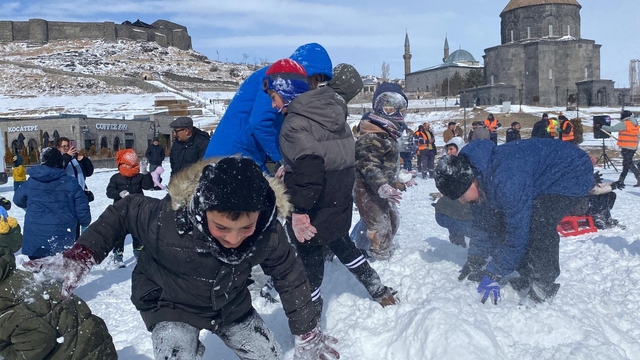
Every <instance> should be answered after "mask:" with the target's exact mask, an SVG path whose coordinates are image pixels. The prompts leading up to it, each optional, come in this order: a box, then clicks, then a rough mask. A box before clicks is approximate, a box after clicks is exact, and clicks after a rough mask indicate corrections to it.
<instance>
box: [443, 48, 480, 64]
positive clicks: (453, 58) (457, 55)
mask: <svg viewBox="0 0 640 360" xmlns="http://www.w3.org/2000/svg"><path fill="white" fill-rule="evenodd" d="M464 62H470V63H474V62H476V59H475V58H474V57H473V55H471V53H470V52H468V51H467V50H462V49H460V50H456V51H454V52H452V53H451V55H449V57H448V58H447V59H446V60H445V61H444V63H445V64H453V63H464Z"/></svg>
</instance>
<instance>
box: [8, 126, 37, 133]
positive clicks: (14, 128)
mask: <svg viewBox="0 0 640 360" xmlns="http://www.w3.org/2000/svg"><path fill="white" fill-rule="evenodd" d="M29 131H38V125H24V126H9V127H8V128H7V132H10V133H11V132H29Z"/></svg>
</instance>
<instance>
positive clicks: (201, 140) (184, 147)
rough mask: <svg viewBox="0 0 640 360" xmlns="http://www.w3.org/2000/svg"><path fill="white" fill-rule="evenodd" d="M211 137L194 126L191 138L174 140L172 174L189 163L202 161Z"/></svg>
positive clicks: (170, 156) (170, 157)
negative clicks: (181, 140)
mask: <svg viewBox="0 0 640 360" xmlns="http://www.w3.org/2000/svg"><path fill="white" fill-rule="evenodd" d="M210 138H211V137H210V136H209V134H207V133H206V132H204V131H202V130H200V129H198V128H195V127H194V128H193V135H191V137H190V138H189V140H187V141H186V142H180V141H177V140H176V141H174V142H173V144H172V145H171V153H170V155H169V161H170V162H171V175H172V176H173V175H175V174H177V173H178V172H180V171H181V170H182V169H185V168H187V167H189V165H191V164H195V163H197V162H198V161H200V160H201V159H202V157H203V156H204V153H205V151H206V150H207V146H209V139H210Z"/></svg>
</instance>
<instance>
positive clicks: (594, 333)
mask: <svg viewBox="0 0 640 360" xmlns="http://www.w3.org/2000/svg"><path fill="white" fill-rule="evenodd" d="M199 95H200V96H204V97H205V98H212V99H217V97H218V95H217V93H207V94H199ZM232 95H233V94H231V93H220V100H223V99H228V98H230V97H231V96H232ZM154 98H155V95H133V94H128V95H104V96H78V97H71V96H68V97H64V96H61V97H47V96H40V97H37V98H15V97H11V98H10V97H6V96H0V114H2V115H0V117H1V116H16V115H18V114H21V113H24V114H27V113H28V114H29V115H31V116H36V115H51V114H50V113H44V111H43V110H41V109H47V108H51V107H54V106H56V107H57V109H59V112H65V113H83V114H86V115H88V116H95V117H109V116H114V117H120V116H123V115H124V116H125V117H126V118H127V119H130V118H132V117H133V115H136V114H139V113H148V112H149V111H151V109H152V108H153V100H154ZM410 103H411V102H410ZM425 105H429V104H425ZM437 105H438V109H437V111H429V112H427V113H419V114H415V113H409V114H407V119H406V120H407V122H408V123H409V125H410V126H411V127H412V128H414V129H415V128H416V127H417V125H418V124H421V123H423V122H429V123H431V124H432V130H433V131H434V133H435V134H436V140H437V144H438V145H439V146H441V145H442V135H441V134H442V131H443V130H444V126H445V123H446V122H447V121H457V122H461V120H462V119H463V110H462V109H457V108H455V109H449V108H447V110H446V111H445V110H444V108H440V106H439V105H440V104H437ZM215 106H216V109H215V110H216V114H217V115H207V114H211V112H208V113H207V112H206V111H205V112H204V113H205V115H204V116H199V117H194V121H195V122H196V125H197V126H205V125H210V124H213V123H215V122H216V121H217V119H218V118H219V116H220V113H221V112H222V111H224V107H223V106H222V104H215ZM358 106H359V105H356V107H358ZM410 106H411V105H410ZM416 107H422V105H416ZM522 109H523V111H524V112H527V113H531V114H535V115H541V114H542V113H543V112H548V113H556V114H557V113H558V112H559V111H562V109H561V108H557V109H556V108H542V107H530V106H523V107H522ZM469 110H470V109H467V116H469ZM486 110H487V111H490V112H493V113H495V114H500V113H501V107H499V106H496V107H490V108H488V109H486ZM513 110H514V107H512V111H513ZM631 110H633V111H640V108H632V109H631ZM619 111H620V110H619V108H585V109H582V108H581V109H580V116H581V117H583V118H584V119H585V121H584V124H585V125H588V124H590V123H591V115H592V114H602V113H609V114H610V115H612V118H613V119H614V121H613V123H614V124H615V123H617V119H618V115H619ZM567 115H569V116H571V117H573V114H567ZM359 118H360V117H359V116H355V115H354V116H352V117H350V118H349V123H350V125H355V124H356V123H357V122H358V120H359ZM467 120H468V121H469V122H468V124H470V121H472V120H470V119H467ZM473 120H482V119H473ZM503 123H504V121H503ZM505 125H507V124H505ZM503 139H504V135H501V137H500V140H501V141H503ZM600 144H601V142H600V140H596V139H593V136H592V134H591V128H590V127H588V126H585V143H584V144H583V145H586V146H599V145H600ZM606 145H607V148H609V149H615V148H616V147H615V143H614V141H613V140H607V141H606ZM142 150H144V149H142ZM613 161H614V162H615V163H616V166H618V169H620V168H621V166H620V157H619V156H617V157H614V159H613ZM164 167H165V169H167V171H169V168H170V166H169V164H168V161H166V162H165V164H164ZM115 171H116V170H115V169H98V170H96V173H95V174H94V175H93V176H92V177H90V178H89V179H88V180H87V184H88V187H89V189H91V190H92V191H93V193H94V194H95V196H96V201H94V202H92V203H91V211H92V214H93V220H94V221H95V219H97V217H98V216H99V215H100V214H101V213H102V212H103V211H104V209H105V208H106V207H107V206H109V205H110V204H111V203H112V201H111V200H110V199H108V198H107V197H106V195H105V189H106V187H107V184H108V182H109V178H110V177H111V175H113V174H114V173H115ZM601 171H602V173H603V174H604V178H605V181H615V180H617V178H618V174H617V173H616V172H615V171H614V170H613V169H601ZM164 178H165V183H166V182H167V181H166V179H168V178H169V176H168V174H167V175H165V176H164ZM634 183H635V180H634V179H633V176H632V175H629V176H628V177H627V186H628V187H627V188H626V189H624V190H622V191H617V192H616V193H617V194H618V201H617V203H616V205H615V207H614V209H613V211H612V213H613V216H614V217H615V218H617V219H619V220H620V223H621V224H624V225H626V229H625V230H621V229H610V230H604V231H598V232H597V233H593V234H587V235H581V236H577V237H571V238H563V239H562V240H561V247H560V260H561V269H562V273H561V275H560V277H559V278H558V282H559V283H560V284H562V287H561V288H560V291H559V293H558V296H557V297H556V298H555V300H554V302H553V304H542V305H538V306H535V307H528V306H522V305H519V298H518V296H517V294H516V293H515V292H514V291H513V290H512V289H511V288H510V287H509V288H506V289H504V290H503V293H502V296H503V302H502V303H500V304H499V305H498V306H493V305H489V304H486V305H482V304H481V303H480V301H479V296H478V295H477V294H476V289H475V288H476V286H475V284H474V283H460V282H458V281H457V275H458V270H459V269H460V268H461V267H462V265H463V264H464V262H465V260H466V253H467V251H466V249H463V248H460V247H457V246H454V245H452V244H450V243H449V241H448V232H447V230H446V229H444V228H441V227H439V226H438V225H437V224H436V222H435V219H434V208H433V206H431V203H432V200H431V199H430V197H429V194H430V193H432V192H436V191H437V190H436V188H435V185H434V182H433V180H422V179H418V184H419V186H418V187H415V188H409V189H408V190H407V192H405V193H403V197H404V199H403V201H402V203H401V205H400V212H401V225H400V230H399V232H398V234H397V236H396V238H395V244H396V249H397V250H396V252H395V253H394V255H393V257H392V258H391V259H390V260H389V261H384V262H375V263H373V267H374V268H375V269H376V270H377V271H378V272H379V274H380V276H381V277H382V279H383V281H384V282H385V283H386V284H387V285H389V286H392V287H393V288H394V289H396V290H398V296H399V298H400V300H401V303H400V304H399V305H397V306H393V307H389V308H384V309H383V308H381V307H380V306H379V305H378V304H377V303H374V302H373V301H372V300H370V299H369V298H368V295H367V293H366V291H365V289H364V288H363V287H362V286H361V285H360V284H359V283H358V282H357V281H356V280H355V278H354V277H352V276H351V275H350V274H349V272H348V271H347V270H346V269H345V267H344V266H343V265H341V264H339V263H329V264H328V265H327V267H326V277H325V283H324V284H323V287H322V293H323V295H324V299H325V312H324V316H323V320H322V325H323V327H324V328H325V330H326V331H327V332H328V333H329V334H331V335H333V336H335V337H337V338H338V339H339V341H340V342H339V344H338V345H337V348H338V350H339V351H340V353H341V355H342V357H341V358H342V359H363V360H366V359H371V360H373V359H376V360H378V359H389V360H395V359H409V360H417V359H492V360H498V359H505V360H506V359H519V360H526V359H535V360H540V359H603V360H617V359H640V313H639V311H638V306H639V305H640V241H639V239H640V224H638V221H637V213H636V211H638V208H639V206H638V204H639V200H640V188H634V187H632V185H633V184H634ZM165 194H166V193H165V192H164V191H151V192H146V195H148V196H151V197H158V198H160V197H164V196H165ZM0 195H1V196H4V197H6V198H8V199H12V198H13V185H12V180H11V179H10V180H9V183H7V184H6V185H2V186H0ZM9 214H10V215H11V216H15V217H16V218H18V220H19V221H20V223H21V224H22V225H24V224H23V220H24V211H23V210H21V209H19V208H17V207H15V206H14V207H13V208H12V209H11V210H10V211H9ZM353 215H354V218H353V223H354V224H355V223H356V222H357V221H358V213H357V212H354V213H353ZM111 260H112V259H111V258H108V259H107V260H105V262H104V263H103V264H101V265H99V266H97V267H96V268H94V269H93V271H92V272H91V273H90V274H89V275H88V276H87V278H86V281H85V282H84V283H83V285H82V286H80V287H79V288H78V289H77V291H76V293H77V294H78V295H79V296H81V297H82V298H83V299H85V300H86V301H87V302H88V303H89V306H90V307H91V309H92V310H93V311H94V312H95V313H96V314H98V315H99V316H101V317H102V318H104V319H105V321H106V323H107V325H108V327H109V330H110V333H111V335H112V336H113V339H114V342H115V345H116V349H117V350H118V354H119V357H120V359H124V360H142V359H153V352H152V347H151V338H150V334H149V333H148V332H147V331H146V328H145V326H144V324H143V322H142V320H141V318H140V316H139V314H138V312H137V311H136V310H135V308H134V306H133V305H132V304H131V302H130V300H129V297H130V293H131V281H130V277H131V271H132V270H133V268H134V266H135V258H134V257H133V253H132V248H131V242H130V239H128V240H127V245H126V247H125V262H126V264H127V267H126V268H124V269H114V268H113V267H112V266H111ZM256 275H257V277H258V278H260V274H259V273H257V274H256ZM254 294H255V289H254ZM254 306H255V308H256V309H257V310H258V312H259V313H260V314H261V315H262V317H263V318H264V319H265V321H266V322H267V324H268V325H269V327H270V328H271V329H272V330H273V331H274V332H275V334H276V336H277V338H278V340H279V342H280V343H281V345H282V347H283V350H284V351H285V358H286V359H291V358H292V356H293V351H292V349H293V338H292V336H291V335H290V333H289V329H288V326H287V320H286V317H285V315H284V312H283V310H282V308H281V307H280V305H279V304H272V303H269V302H267V301H266V300H265V299H263V298H261V297H259V296H257V297H254ZM201 339H202V341H203V343H204V344H205V346H206V347H207V351H206V353H205V357H204V358H205V359H208V360H213V359H235V358H236V357H235V355H233V353H232V352H231V351H229V350H228V349H226V347H225V346H224V345H223V343H222V342H221V341H220V340H219V339H218V338H217V337H216V336H214V335H212V334H210V333H207V332H202V333H201Z"/></svg>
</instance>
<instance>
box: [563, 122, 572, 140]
mask: <svg viewBox="0 0 640 360" xmlns="http://www.w3.org/2000/svg"><path fill="white" fill-rule="evenodd" d="M567 124H569V126H571V123H569V120H566V121H565V122H564V123H562V131H563V132H562V134H560V136H561V137H562V141H573V139H574V136H573V126H571V131H569V133H568V134H565V133H564V131H565V130H566V129H567Z"/></svg>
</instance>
